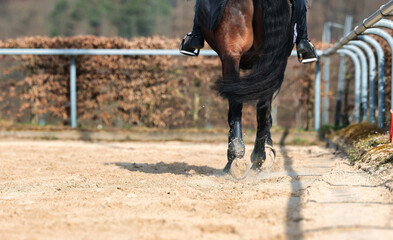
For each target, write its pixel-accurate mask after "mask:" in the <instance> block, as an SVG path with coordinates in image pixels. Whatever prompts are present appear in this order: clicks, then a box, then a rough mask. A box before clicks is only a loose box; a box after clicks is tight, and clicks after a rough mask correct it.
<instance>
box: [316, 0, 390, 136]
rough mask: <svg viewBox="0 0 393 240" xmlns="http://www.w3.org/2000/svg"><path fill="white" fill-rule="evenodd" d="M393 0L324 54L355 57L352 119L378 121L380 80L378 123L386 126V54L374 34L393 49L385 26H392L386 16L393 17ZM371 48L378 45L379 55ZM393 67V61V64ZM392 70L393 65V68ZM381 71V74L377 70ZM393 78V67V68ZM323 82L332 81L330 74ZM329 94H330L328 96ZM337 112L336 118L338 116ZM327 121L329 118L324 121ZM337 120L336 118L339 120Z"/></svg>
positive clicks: (318, 81) (325, 56) (340, 89)
mask: <svg viewBox="0 0 393 240" xmlns="http://www.w3.org/2000/svg"><path fill="white" fill-rule="evenodd" d="M392 12H393V0H392V1H389V2H388V3H386V4H385V5H383V6H381V8H380V9H379V10H378V11H376V12H375V13H374V14H372V15H371V16H370V17H368V18H366V19H365V20H364V21H363V22H362V23H361V24H359V25H358V26H356V27H355V28H354V30H353V31H351V32H350V33H348V34H347V35H346V36H344V37H343V38H342V39H341V40H340V41H339V42H337V43H336V44H335V45H334V46H333V47H332V48H330V49H327V50H326V51H324V52H323V54H322V58H323V59H329V57H330V56H331V55H333V54H335V53H338V54H339V55H340V56H348V57H349V58H350V59H352V61H353V63H354V65H355V91H354V96H355V106H354V111H353V119H354V122H355V123H359V122H361V121H367V119H368V121H369V122H370V123H375V122H376V97H375V96H376V89H375V81H376V79H377V77H378V79H377V81H378V88H377V91H378V105H377V106H378V127H380V128H382V127H384V123H385V54H384V51H383V49H382V47H381V45H380V44H379V43H378V41H377V40H376V39H375V38H374V37H375V36H378V37H381V38H382V39H384V40H385V41H386V42H387V43H388V45H389V46H390V48H391V50H393V38H392V36H390V34H389V33H388V32H386V31H385V30H383V29H382V28H387V29H392V30H393V21H390V20H387V19H384V18H388V17H392V16H393V14H392ZM372 48H374V49H375V52H376V56H375V55H374V52H373V50H372ZM319 65H320V62H319V61H318V63H317V70H316V78H315V79H316V80H315V81H316V82H315V87H316V93H315V98H316V101H315V102H316V104H315V130H318V129H319V128H320V126H321V124H320V121H319V119H320V105H319V104H317V102H319V99H320V98H321V95H320V86H321V74H320V73H319V69H320V66H319ZM392 68H393V64H392ZM392 70H393V69H392ZM343 71H344V73H345V71H346V68H345V65H344V68H343ZM377 72H378V74H377ZM392 78H393V71H392ZM342 81H344V79H343V78H339V82H338V91H337V95H338V96H337V105H339V104H341V102H340V99H342V96H341V95H342V94H343V86H344V84H343V82H342ZM324 82H325V83H327V84H328V83H329V77H326V76H325V77H324ZM392 90H393V81H392ZM325 97H327V96H325ZM391 103H392V106H391V109H393V94H392V101H391ZM326 111H327V108H326V107H324V109H323V112H326ZM339 115H340V114H339V113H336V118H337V117H338V116H339ZM324 123H326V122H324ZM336 123H337V121H336Z"/></svg>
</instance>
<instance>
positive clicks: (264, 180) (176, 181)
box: [0, 140, 393, 240]
mask: <svg viewBox="0 0 393 240" xmlns="http://www.w3.org/2000/svg"><path fill="white" fill-rule="evenodd" d="M251 150H252V146H249V145H247V153H246V156H247V157H248V156H249V155H250V151H251ZM225 154H226V144H225V143H222V144H220V143H186V142H127V143H104V142H82V141H33V140H0V239H183V240H184V239H393V195H392V193H391V192H390V191H389V190H388V189H387V188H386V187H385V186H384V184H385V183H384V182H383V181H382V180H379V179H377V178H375V177H371V176H369V175H368V174H367V173H364V172H362V171H360V170H357V169H355V168H354V167H352V166H349V165H348V160H347V159H345V157H343V156H341V155H339V154H335V153H334V152H333V151H332V150H328V149H325V148H321V147H317V146H313V147H277V154H278V159H277V163H276V165H275V167H274V169H273V170H272V171H271V172H270V173H268V172H264V173H261V174H253V175H252V176H250V177H248V178H247V179H245V180H241V181H236V180H234V179H233V178H232V177H231V176H228V175H224V174H223V173H222V170H221V169H222V168H223V167H224V165H225V161H226V160H225V159H226V156H225Z"/></svg>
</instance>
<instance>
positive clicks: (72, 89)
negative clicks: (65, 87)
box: [70, 56, 77, 128]
mask: <svg viewBox="0 0 393 240" xmlns="http://www.w3.org/2000/svg"><path fill="white" fill-rule="evenodd" d="M70 105H71V127H72V128H76V124H77V122H76V64H75V56H71V64H70Z"/></svg>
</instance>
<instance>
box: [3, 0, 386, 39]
mask: <svg viewBox="0 0 393 240" xmlns="http://www.w3.org/2000/svg"><path fill="white" fill-rule="evenodd" d="M386 2H387V0H308V4H309V7H310V10H309V29H310V30H309V32H310V37H311V38H312V39H314V40H320V39H321V36H322V29H323V24H324V22H325V21H333V22H337V23H344V19H345V16H346V15H352V16H353V17H354V24H357V23H359V22H361V21H362V20H363V19H364V18H365V17H367V16H369V15H370V14H371V13H373V12H374V11H375V10H376V9H378V8H379V6H381V5H382V4H384V3H386ZM194 3H195V1H193V0H128V1H127V0H0V39H5V38H16V37H21V36H34V35H43V36H75V35H87V34H91V35H96V36H106V37H113V36H120V37H124V38H131V37H139V36H151V35H154V34H157V35H161V36H166V37H170V38H177V37H182V36H183V35H184V34H185V33H187V32H189V31H190V30H191V26H192V18H193V14H194V13H193V6H194ZM339 37H341V31H340V30H337V32H334V33H333V38H339Z"/></svg>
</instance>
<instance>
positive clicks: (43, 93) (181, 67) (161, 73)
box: [0, 36, 226, 127]
mask: <svg viewBox="0 0 393 240" xmlns="http://www.w3.org/2000/svg"><path fill="white" fill-rule="evenodd" d="M0 47H2V48H86V49H104V48H110V49H168V48H169V49H176V48H177V47H178V40H170V39H167V38H163V37H151V38H136V39H133V40H131V41H128V40H125V39H121V38H104V37H93V36H77V37H71V38H59V37H56V38H47V37H26V38H20V39H11V40H6V41H4V42H0ZM2 59H3V61H2V62H3V67H2V70H3V77H2V78H3V80H2V81H1V82H0V86H1V88H2V89H3V91H1V93H0V101H1V103H2V104H1V105H0V108H1V112H2V115H0V117H2V118H8V119H10V118H14V119H13V120H15V121H29V120H30V119H32V120H34V119H35V121H38V120H39V119H43V118H44V119H46V121H47V122H48V121H49V119H52V120H51V121H52V122H55V123H56V122H57V123H64V124H68V121H69V64H70V57H67V56H22V57H2ZM10 61H11V62H16V64H13V65H12V66H8V65H7V64H5V63H8V62H10ZM4 62H5V63H4ZM76 64H77V100H78V101H77V109H78V123H79V124H80V125H81V126H94V125H96V124H103V125H104V126H117V127H125V126H133V125H142V126H147V127H192V126H201V127H203V126H204V125H206V124H208V123H209V124H219V125H224V124H226V123H225V121H223V120H224V119H225V114H226V113H225V112H226V104H225V102H224V101H223V100H222V99H221V98H220V97H218V96H217V94H215V92H214V90H213V89H212V86H213V83H214V81H215V80H216V79H217V78H219V76H220V74H221V67H220V62H219V60H218V59H217V58H216V57H199V58H190V57H171V56H154V57H151V56H78V57H77V58H76ZM4 65H6V67H4ZM21 72H22V73H24V74H23V77H15V75H18V74H19V73H21ZM5 89H8V91H4V90H5Z"/></svg>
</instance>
